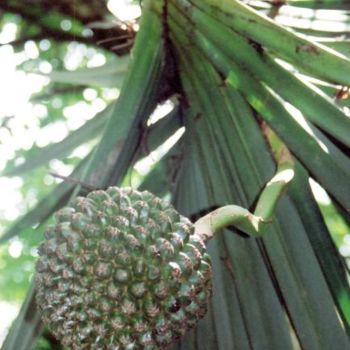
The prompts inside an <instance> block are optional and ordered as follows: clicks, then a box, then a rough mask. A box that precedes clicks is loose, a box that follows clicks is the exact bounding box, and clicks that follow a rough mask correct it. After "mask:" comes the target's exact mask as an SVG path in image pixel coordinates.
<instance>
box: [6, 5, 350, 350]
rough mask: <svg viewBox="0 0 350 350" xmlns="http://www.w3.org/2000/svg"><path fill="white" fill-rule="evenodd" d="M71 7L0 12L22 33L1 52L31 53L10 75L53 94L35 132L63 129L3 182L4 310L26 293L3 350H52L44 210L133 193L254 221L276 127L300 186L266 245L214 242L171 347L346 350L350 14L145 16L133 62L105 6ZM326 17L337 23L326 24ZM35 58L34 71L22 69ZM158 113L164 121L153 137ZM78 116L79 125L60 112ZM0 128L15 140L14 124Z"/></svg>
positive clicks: (27, 152)
mask: <svg viewBox="0 0 350 350" xmlns="http://www.w3.org/2000/svg"><path fill="white" fill-rule="evenodd" d="M64 3H66V2H65V1H63V0H62V1H56V2H55V4H53V3H51V4H50V6H51V7H52V9H51V10H52V11H51V12H50V14H49V15H48V16H44V15H43V14H46V12H47V11H48V7H47V6H48V5H47V2H46V1H45V0H40V1H37V2H35V4H33V6H24V3H23V2H21V1H15V0H6V1H2V2H1V4H0V11H2V13H3V15H2V17H1V20H0V28H3V27H4V26H5V25H6V24H7V23H15V24H16V25H17V33H16V38H15V39H14V41H13V42H12V44H11V45H12V47H13V48H14V50H15V52H16V53H17V54H23V55H24V56H23V57H24V58H23V59H22V60H21V62H20V63H19V65H18V69H20V70H23V71H25V72H38V73H39V74H40V76H45V77H48V78H49V79H50V80H49V82H47V83H46V85H44V87H43V89H42V90H41V91H40V92H37V93H36V94H35V95H33V96H32V99H31V103H32V104H33V105H34V106H39V107H40V108H41V109H43V110H44V111H45V112H44V113H42V115H41V116H40V117H37V116H35V115H34V116H33V118H32V119H33V120H35V123H36V124H37V126H38V128H39V129H40V130H43V132H45V130H47V132H48V133H49V130H50V128H52V127H53V126H54V125H56V126H57V130H58V127H61V126H63V127H64V128H65V130H66V133H65V134H66V135H65V136H64V137H62V138H61V139H60V140H58V141H55V142H50V140H49V142H48V144H47V145H44V146H43V145H42V144H40V142H38V141H37V140H35V141H34V142H33V145H32V146H31V147H26V148H20V147H17V148H16V150H15V151H16V154H15V157H14V158H13V159H9V160H8V162H7V166H6V169H5V170H4V171H3V175H5V176H8V177H11V176H20V177H21V179H22V180H23V184H22V186H21V188H20V192H21V194H22V198H23V201H22V204H21V207H20V212H21V214H22V216H21V217H20V218H19V219H18V220H17V221H16V222H10V220H8V219H6V218H3V219H2V220H1V222H0V224H1V226H2V227H3V228H4V229H3V232H2V234H1V236H0V241H1V242H3V245H2V246H0V267H1V268H2V274H1V276H0V298H2V299H5V300H12V301H13V300H15V301H22V300H24V299H25V295H27V297H26V302H25V303H24V305H23V307H22V310H21V313H20V315H19V317H18V318H17V320H16V322H15V323H14V326H13V327H12V329H11V332H10V334H9V336H8V338H7V340H6V343H5V345H4V350H8V349H10V350H14V349H16V350H21V349H23V350H25V349H26V350H28V349H30V348H31V347H32V346H34V344H35V343H36V345H35V349H59V348H61V347H60V346H59V345H58V344H57V342H56V343H55V341H54V340H53V339H52V337H51V336H50V333H48V332H44V334H43V336H41V337H40V334H41V333H42V326H41V323H40V317H39V314H38V313H37V311H36V309H35V304H34V302H33V291H32V289H30V279H31V277H32V274H33V265H34V260H35V248H36V247H37V245H38V244H39V242H40V241H41V239H42V235H43V230H44V226H45V225H46V224H47V222H48V221H49V220H50V217H51V215H52V213H53V212H54V211H55V210H57V209H58V208H60V207H62V206H64V205H65V204H66V203H68V202H69V201H70V200H71V199H72V198H73V197H74V196H76V195H77V194H86V193H87V192H89V191H90V190H91V188H95V187H97V188H99V187H102V188H105V187H106V186H108V185H116V184H119V185H120V184H122V185H130V184H137V185H136V186H138V188H139V189H141V190H145V189H148V190H150V191H151V192H153V193H155V194H157V195H158V196H167V197H171V199H172V201H173V203H174V204H175V206H176V207H177V209H178V210H179V211H180V212H181V213H182V214H184V215H186V216H189V217H191V218H192V219H193V220H194V219H195V218H198V216H200V215H201V214H203V213H206V212H207V211H208V210H209V209H211V208H213V207H214V208H215V207H217V206H222V205H227V204H237V205H241V206H244V207H246V208H247V209H249V210H251V211H254V208H255V205H256V200H257V198H258V196H259V194H260V193H261V191H262V189H263V188H264V186H265V185H266V183H267V182H268V180H269V179H270V178H271V176H272V174H273V173H274V172H275V166H276V162H275V154H274V153H273V150H271V148H270V144H271V140H269V142H267V139H269V137H270V136H269V135H270V133H269V130H271V129H273V130H274V132H275V133H276V134H277V135H278V137H279V138H280V139H281V140H282V142H284V144H285V145H286V147H288V149H289V150H290V151H291V153H292V154H293V157H294V158H295V161H296V163H297V164H298V165H297V172H296V177H295V179H294V180H293V182H292V185H291V187H290V188H289V190H288V192H287V193H286V194H285V195H284V196H283V198H282V200H281V203H280V204H279V205H278V207H277V209H276V211H275V216H274V217H273V223H272V229H270V230H269V232H268V233H267V234H266V236H265V237H263V238H261V239H247V238H245V237H236V236H235V235H232V232H230V230H226V231H225V233H224V234H223V235H221V236H220V237H218V238H215V240H214V241H213V242H211V243H210V245H209V251H210V254H211V256H212V258H213V265H214V280H213V282H214V297H213V300H212V303H211V307H210V310H209V312H208V315H207V317H206V318H205V319H204V320H203V321H202V322H201V323H200V325H199V327H198V328H196V330H194V331H193V332H192V333H190V334H189V335H187V336H186V337H185V338H184V339H183V340H182V342H181V343H179V345H175V346H174V348H178V349H180V348H181V349H231V348H232V349H239V350H241V349H253V348H257V347H259V348H261V349H272V350H275V349H276V350H277V349H282V348H283V349H284V348H286V349H297V348H298V346H299V347H301V348H303V349H307V350H309V349H315V350H328V349H332V350H333V349H335V350H338V349H339V350H343V349H345V348H347V347H348V345H349V340H348V334H349V332H350V331H349V329H350V292H349V291H350V288H349V282H348V278H349V275H348V266H347V265H346V264H347V262H346V261H345V259H344V258H343V257H342V256H341V255H340V254H339V251H338V248H339V247H343V249H342V250H341V251H342V252H345V251H346V249H344V247H345V244H347V245H348V246H349V232H350V229H349V222H350V221H349V217H350V216H349V215H350V209H349V208H350V206H349V198H350V187H349V181H348V179H349V178H350V159H349V155H350V151H349V137H348V135H349V132H350V121H349V116H348V108H349V106H350V104H349V101H350V99H349V93H348V88H347V87H346V86H345V87H343V85H349V72H350V55H349V49H348V41H347V39H343V37H342V35H344V34H345V35H348V34H349V27H350V16H349V13H348V12H349V11H347V10H348V9H349V7H348V6H349V5H348V4H347V1H345V0H324V1H311V0H309V1H303V0H290V1H286V2H281V3H279V2H273V1H248V2H244V3H247V4H248V5H245V4H243V2H241V1H237V0H223V1H216V0H169V1H167V3H168V5H167V7H164V6H163V2H162V1H160V0H159V1H156V0H149V1H143V2H142V3H143V17H142V18H143V19H142V20H141V29H140V30H139V32H138V34H137V36H136V44H135V45H134V48H133V51H132V53H131V55H130V47H131V46H132V43H133V40H134V36H135V32H134V30H133V27H132V25H130V26H128V27H127V28H125V27H124V26H123V24H122V23H119V22H118V23H119V24H118V25H116V24H115V22H113V20H111V18H112V16H111V14H110V13H109V12H108V11H107V9H106V7H105V6H104V4H101V2H100V1H90V2H86V1H80V0H79V1H78V0H76V1H75V2H74V3H75V7H74V8H72V7H71V6H70V5H64ZM277 3H278V4H277ZM274 4H275V5H274ZM303 9H307V10H310V9H314V10H315V11H316V12H314V15H315V18H318V16H320V18H321V19H320V21H318V22H317V21H316V20H314V19H313V18H311V17H310V18H307V19H305V22H304V24H302V22H301V21H297V20H296V17H295V16H297V15H294V13H297V14H298V15H300V16H303V15H304V14H305V13H306V12H303ZM324 9H328V10H332V11H335V12H332V14H334V13H336V14H337V15H338V17H336V16H334V15H333V16H332V17H331V20H329V21H328V20H326V19H322V18H324V17H322V16H321V14H322V12H319V11H318V10H324ZM164 11H165V12H164ZM297 11H300V12H297ZM62 23H65V25H66V26H67V27H66V29H62V28H63V27H64V25H63V24H62ZM305 23H307V25H305ZM332 24H336V25H333V26H332ZM301 34H302V35H303V36H302V35H301ZM28 42H30V43H31V45H32V46H33V47H35V48H36V50H38V53H37V55H36V56H35V57H32V58H30V55H28V53H27V56H26V55H25V54H24V52H26V50H27V51H28ZM26 47H27V48H26ZM33 50H34V49H33ZM34 51H35V50H34ZM74 55H75V57H76V58H75V59H72V58H71V57H73V56H74ZM96 57H100V59H101V60H100V62H99V64H100V63H102V65H100V66H97V67H96V65H95V63H94V59H96ZM129 61H130V62H129ZM43 64H44V65H43ZM45 65H46V66H47V67H49V69H48V70H47V69H45ZM43 67H44V68H43ZM119 89H120V94H119ZM91 96H92V97H91ZM166 100H170V101H171V103H172V106H173V110H172V111H171V112H170V113H168V114H167V116H166V117H164V118H162V119H160V120H158V121H156V122H155V123H153V124H152V123H150V116H151V114H152V112H154V110H155V109H156V107H157V106H159V105H160V104H161V103H163V102H164V101H166ZM96 101H97V102H98V103H99V105H97V103H96ZM78 103H80V104H81V106H83V108H85V109H81V110H80V111H85V112H79V109H77V110H76V112H74V109H73V112H72V110H71V112H69V109H67V107H74V106H76V105H77V104H78ZM67 111H68V112H67ZM86 111H93V112H91V115H90V114H89V115H88V116H87V115H84V113H86ZM152 118H154V116H153V117H152ZM152 118H151V119H152ZM9 120H11V118H10V119H9ZM74 120H77V121H78V122H77V124H74ZM4 121H5V119H4ZM29 124H30V123H29ZM76 125H78V127H77V126H76ZM2 127H3V128H4V129H6V128H7V129H6V130H8V132H12V133H13V137H16V131H15V129H14V127H13V124H11V122H10V123H9V126H7V125H6V123H5V122H4V123H3V124H2ZM25 127H27V128H29V129H30V126H28V125H25ZM181 127H184V128H185V132H184V133H183V134H182V136H179V138H180V140H178V141H177V142H175V143H174V144H173V146H172V147H171V149H170V150H169V151H168V152H167V153H166V154H165V155H164V154H162V156H159V157H158V156H157V158H160V160H158V161H157V162H153V164H152V166H150V167H149V169H150V170H149V172H148V173H147V172H145V173H140V172H139V171H138V170H137V169H138V167H137V166H135V164H137V162H138V161H139V160H141V159H143V158H147V159H148V161H149V162H152V155H150V153H151V152H152V151H154V150H156V149H157V148H158V147H159V146H161V145H162V144H163V143H164V142H165V141H166V140H167V139H169V138H170V137H171V136H172V135H173V134H174V133H175V132H176V131H179V129H180V128H181ZM51 132H52V131H51ZM52 135H53V134H52ZM79 149H80V150H81V149H83V150H84V151H83V152H80V151H79ZM49 172H54V173H58V175H62V174H60V172H63V173H64V174H63V175H65V176H63V180H62V179H59V178H57V176H56V177H55V176H54V177H52V176H51V177H50V176H49V175H48V173H49ZM69 173H70V175H69ZM67 176H68V178H67ZM309 177H312V178H313V179H315V180H316V181H317V182H318V183H319V184H320V185H321V186H322V187H323V188H325V190H326V191H327V193H328V195H329V197H330V199H329V201H330V203H329V204H321V205H319V204H318V203H317V202H316V201H315V199H314V195H313V193H312V188H311V187H310V183H309ZM44 224H45V225H44ZM16 240H18V241H19V242H20V243H21V244H22V245H23V248H22V253H21V255H20V256H19V257H18V258H14V257H12V256H11V255H10V254H9V248H10V246H11V244H13V242H15V241H16ZM4 242H5V243H4ZM27 290H29V293H28V294H27ZM29 314H30V315H31V316H30V320H31V321H30V322H27V321H26V319H27V318H26V316H28V315H29ZM339 319H341V322H342V323H343V325H344V327H342V326H341V324H340V321H339ZM19 333H21V334H25V336H24V337H22V338H21V339H19V337H18V334H19ZM37 340H38V341H37ZM257 344H258V345H257Z"/></svg>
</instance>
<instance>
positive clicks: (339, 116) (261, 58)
mask: <svg viewBox="0 0 350 350" xmlns="http://www.w3.org/2000/svg"><path fill="white" fill-rule="evenodd" d="M191 14H192V18H193V21H195V24H194V28H193V29H192V30H191V31H192V34H193V35H196V28H198V30H200V31H202V32H203V34H205V35H206V37H207V38H208V39H209V40H211V41H212V42H214V43H215V45H216V47H217V49H219V50H220V51H222V52H223V53H225V54H226V55H227V56H228V57H230V58H231V59H233V60H235V61H236V62H237V63H238V64H240V65H241V66H242V67H246V68H247V69H249V70H250V71H251V72H252V74H254V75H255V76H256V77H257V78H258V79H259V80H262V81H263V82H264V83H266V84H267V85H269V86H270V87H271V88H272V89H274V90H275V91H278V93H279V94H280V95H281V96H282V97H283V98H284V99H285V100H286V101H288V102H290V103H292V104H293V105H294V106H295V107H297V108H299V109H300V110H301V111H302V112H303V113H305V115H306V116H307V117H308V118H309V120H310V121H312V122H313V123H315V124H316V125H318V126H319V127H321V128H323V129H324V130H326V131H327V132H329V133H330V134H332V135H333V136H335V137H336V138H338V139H339V140H340V141H342V142H343V143H344V144H347V145H348V146H350V138H349V134H350V118H349V117H348V116H347V115H345V113H344V112H343V111H342V110H341V109H340V108H338V107H337V106H336V105H335V104H334V103H333V101H332V100H331V99H330V98H329V97H327V96H326V95H325V94H322V93H321V92H320V91H319V90H317V89H315V88H314V87H313V86H312V85H310V84H308V85H307V84H306V83H305V82H303V81H302V80H300V79H298V78H297V77H295V75H293V74H292V73H290V72H288V71H287V70H286V69H284V68H283V67H281V66H280V65H279V64H277V63H275V62H274V61H273V60H272V59H271V58H270V57H269V56H268V55H267V54H265V53H264V52H262V53H258V52H257V51H256V50H255V49H254V48H253V47H252V46H251V45H249V44H248V42H247V40H246V39H245V38H243V37H241V36H240V35H238V34H236V33H235V32H233V31H232V30H230V29H229V28H228V27H227V26H225V25H223V24H221V23H220V22H218V21H217V20H215V19H213V18H212V17H211V16H209V15H206V14H205V13H203V12H201V11H198V10H195V9H193V10H192V11H191ZM197 35H200V34H197Z"/></svg>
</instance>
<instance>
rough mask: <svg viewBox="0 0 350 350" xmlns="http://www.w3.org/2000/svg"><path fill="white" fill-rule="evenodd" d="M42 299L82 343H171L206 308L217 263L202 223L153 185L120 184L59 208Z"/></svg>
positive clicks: (45, 255) (48, 313) (46, 316)
mask: <svg viewBox="0 0 350 350" xmlns="http://www.w3.org/2000/svg"><path fill="white" fill-rule="evenodd" d="M55 217H56V224H55V225H52V226H50V227H49V228H48V229H47V231H46V234H45V237H46V239H45V241H44V243H42V245H41V246H40V248H39V255H40V257H39V260H38V262H37V265H36V270H37V274H36V287H37V303H38V305H39V307H40V309H41V310H42V318H43V321H44V323H46V324H47V325H48V326H49V328H50V330H51V331H52V333H53V334H54V335H55V336H56V337H57V339H59V340H60V341H61V342H62V344H63V345H65V346H68V347H71V348H72V349H113V350H117V349H118V350H119V349H130V350H131V349H163V348H165V347H166V346H167V345H168V344H170V343H171V342H173V341H175V340H176V339H178V338H180V337H181V336H182V335H183V334H184V333H185V332H186V331H187V330H188V329H189V328H191V327H193V326H195V325H196V323H197V322H198V320H199V319H200V318H201V317H203V316H204V314H205V312H206V310H207V305H208V300H209V298H210V295H211V290H212V285H211V264H210V258H209V256H208V255H207V253H206V248H205V245H204V243H203V241H202V240H201V238H200V237H199V236H198V235H196V234H194V227H193V224H192V223H191V222H190V221H189V220H188V219H186V218H185V217H183V216H181V215H179V214H178V212H177V211H176V210H175V209H174V208H173V207H172V206H171V205H170V204H168V203H167V202H165V201H163V200H161V199H159V198H157V197H155V196H154V195H153V194H151V193H149V192H138V191H136V190H132V189H129V188H126V189H119V188H117V187H110V188H109V189H108V190H107V191H94V192H91V193H90V194H89V195H88V196H87V197H86V198H85V197H78V198H76V199H75V200H74V201H73V203H72V204H71V207H69V208H68V207H66V208H63V209H61V210H60V211H58V212H57V213H56V215H55Z"/></svg>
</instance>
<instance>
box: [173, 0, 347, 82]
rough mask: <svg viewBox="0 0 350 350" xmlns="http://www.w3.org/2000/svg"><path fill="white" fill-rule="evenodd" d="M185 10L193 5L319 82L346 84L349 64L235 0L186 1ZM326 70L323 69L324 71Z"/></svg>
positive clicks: (332, 52) (335, 53)
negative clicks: (308, 73) (304, 71)
mask: <svg viewBox="0 0 350 350" xmlns="http://www.w3.org/2000/svg"><path fill="white" fill-rule="evenodd" d="M178 2H185V3H186V4H185V6H186V10H188V11H189V12H191V10H192V8H193V7H192V6H193V5H195V6H197V7H198V8H200V9H203V10H204V11H205V12H207V13H208V14H212V15H213V16H214V17H215V18H217V19H218V20H219V21H220V22H222V23H224V24H226V25H228V26H230V27H231V28H232V29H234V30H235V31H237V32H239V33H240V34H242V35H243V36H245V37H247V38H249V39H251V40H254V41H255V42H257V43H259V44H261V45H263V46H264V47H266V48H268V49H270V50H272V51H273V52H274V54H276V55H277V56H279V57H281V58H284V59H286V60H287V61H288V62H291V63H292V64H294V65H295V66H297V67H300V68H302V69H304V70H306V71H307V72H310V73H312V74H314V75H316V76H318V77H320V78H322V79H325V80H328V81H331V82H338V83H340V84H344V85H349V84H350V78H349V77H350V60H349V59H347V58H346V57H344V56H342V55H340V54H339V53H338V52H336V51H333V50H331V49H329V48H328V47H326V46H324V45H321V44H318V43H316V42H312V41H310V40H308V39H305V38H304V37H302V36H301V35H298V34H296V33H295V32H293V31H291V30H289V29H288V28H286V27H283V26H281V25H278V24H277V23H276V22H274V21H273V20H271V19H269V18H268V17H265V16H262V15H261V14H259V13H258V12H256V11H255V10H253V9H252V8H250V7H248V6H246V5H245V4H243V3H242V2H241V1H238V0H222V1H220V2H218V1H216V0H207V1H200V0H189V1H188V2H187V1H180V0H178ZM325 66H327V69H324V67H325Z"/></svg>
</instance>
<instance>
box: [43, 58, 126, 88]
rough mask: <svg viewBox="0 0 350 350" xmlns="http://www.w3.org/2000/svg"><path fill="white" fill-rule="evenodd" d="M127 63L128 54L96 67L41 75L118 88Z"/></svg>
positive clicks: (62, 80)
mask: <svg viewBox="0 0 350 350" xmlns="http://www.w3.org/2000/svg"><path fill="white" fill-rule="evenodd" d="M128 63H129V56H122V57H119V58H117V59H113V60H111V61H109V62H107V63H105V64H104V65H103V66H100V67H96V68H84V69H79V70H75V71H53V72H51V73H49V74H43V75H45V76H47V77H49V78H50V80H51V81H53V82H58V83H68V84H74V85H79V84H81V85H91V86H96V87H116V88H120V87H121V85H122V82H123V80H124V78H125V74H126V70H127V67H128Z"/></svg>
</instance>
